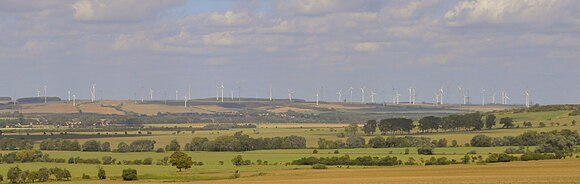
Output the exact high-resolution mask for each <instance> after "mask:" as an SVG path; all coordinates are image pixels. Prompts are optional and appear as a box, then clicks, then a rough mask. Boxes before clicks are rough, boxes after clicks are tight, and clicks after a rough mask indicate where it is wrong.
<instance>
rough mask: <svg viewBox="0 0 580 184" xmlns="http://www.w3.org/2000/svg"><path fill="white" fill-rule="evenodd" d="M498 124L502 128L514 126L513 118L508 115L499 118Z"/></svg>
mask: <svg viewBox="0 0 580 184" xmlns="http://www.w3.org/2000/svg"><path fill="white" fill-rule="evenodd" d="M499 124H502V125H503V126H502V128H513V127H514V126H515V125H514V120H513V119H512V118H509V117H505V118H501V119H500V120H499Z"/></svg>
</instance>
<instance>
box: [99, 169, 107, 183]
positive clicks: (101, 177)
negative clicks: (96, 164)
mask: <svg viewBox="0 0 580 184" xmlns="http://www.w3.org/2000/svg"><path fill="white" fill-rule="evenodd" d="M97 177H98V178H99V179H100V180H104V179H107V175H106V173H105V169H103V168H102V167H100V168H99V173H97Z"/></svg>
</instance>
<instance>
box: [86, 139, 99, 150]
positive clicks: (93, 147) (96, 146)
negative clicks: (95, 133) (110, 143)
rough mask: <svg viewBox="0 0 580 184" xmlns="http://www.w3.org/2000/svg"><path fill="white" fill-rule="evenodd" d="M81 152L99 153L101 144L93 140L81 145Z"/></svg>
mask: <svg viewBox="0 0 580 184" xmlns="http://www.w3.org/2000/svg"><path fill="white" fill-rule="evenodd" d="M83 151H93V152H97V151H101V143H100V142H98V141H95V140H89V141H87V142H85V143H84V144H83Z"/></svg>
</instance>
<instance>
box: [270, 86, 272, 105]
mask: <svg viewBox="0 0 580 184" xmlns="http://www.w3.org/2000/svg"><path fill="white" fill-rule="evenodd" d="M270 101H272V83H270Z"/></svg>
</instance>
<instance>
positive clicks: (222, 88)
mask: <svg viewBox="0 0 580 184" xmlns="http://www.w3.org/2000/svg"><path fill="white" fill-rule="evenodd" d="M220 89H221V90H222V102H224V83H223V82H222V85H221V86H220Z"/></svg>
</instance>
